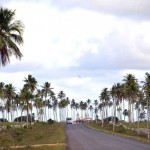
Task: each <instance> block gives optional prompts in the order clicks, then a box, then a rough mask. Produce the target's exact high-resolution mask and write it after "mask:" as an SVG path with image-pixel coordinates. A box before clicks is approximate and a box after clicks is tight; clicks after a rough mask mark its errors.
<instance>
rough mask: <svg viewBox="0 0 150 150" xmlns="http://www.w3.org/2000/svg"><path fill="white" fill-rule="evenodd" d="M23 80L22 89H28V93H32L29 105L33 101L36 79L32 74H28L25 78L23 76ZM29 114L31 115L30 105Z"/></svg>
mask: <svg viewBox="0 0 150 150" xmlns="http://www.w3.org/2000/svg"><path fill="white" fill-rule="evenodd" d="M23 81H24V82H25V84H24V87H23V88H24V90H26V91H29V93H31V95H32V99H30V101H31V103H30V104H31V106H32V103H33V98H34V96H33V95H34V91H35V90H36V89H37V80H36V79H35V78H34V77H33V76H32V75H30V74H29V75H28V77H27V78H24V80H23ZM31 115H32V107H31ZM31 122H32V117H31Z"/></svg>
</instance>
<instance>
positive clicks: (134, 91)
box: [123, 74, 139, 123]
mask: <svg viewBox="0 0 150 150" xmlns="http://www.w3.org/2000/svg"><path fill="white" fill-rule="evenodd" d="M123 81H124V82H125V83H124V88H125V94H126V98H127V99H128V117H129V122H130V123H131V121H132V122H133V119H134V116H133V115H134V113H133V109H132V108H133V107H131V105H133V104H134V102H135V100H136V99H137V95H138V91H139V84H138V80H137V79H136V78H135V76H134V75H132V74H127V75H126V76H124V79H123ZM131 112H132V113H131ZM131 117H132V118H131ZM131 119H132V120H131Z"/></svg>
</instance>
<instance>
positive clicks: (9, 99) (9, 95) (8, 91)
mask: <svg viewBox="0 0 150 150" xmlns="http://www.w3.org/2000/svg"><path fill="white" fill-rule="evenodd" d="M4 95H5V98H6V103H5V106H6V109H7V112H8V120H9V113H11V121H12V117H13V116H12V103H13V100H14V98H15V96H16V93H15V87H14V86H13V85H12V84H6V85H5V89H4Z"/></svg>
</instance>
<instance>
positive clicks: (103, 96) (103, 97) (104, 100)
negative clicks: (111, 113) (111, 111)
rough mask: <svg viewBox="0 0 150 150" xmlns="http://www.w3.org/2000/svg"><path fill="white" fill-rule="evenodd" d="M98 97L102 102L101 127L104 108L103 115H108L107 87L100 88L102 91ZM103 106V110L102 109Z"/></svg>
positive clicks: (108, 94) (108, 98) (108, 96)
mask: <svg viewBox="0 0 150 150" xmlns="http://www.w3.org/2000/svg"><path fill="white" fill-rule="evenodd" d="M99 98H100V101H102V103H103V111H102V113H103V115H102V127H103V119H104V111H105V110H106V115H105V117H108V112H107V106H108V103H109V100H110V93H109V91H108V88H104V89H103V90H102V92H101V93H100V96H99ZM104 108H105V110H104Z"/></svg>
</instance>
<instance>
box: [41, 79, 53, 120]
mask: <svg viewBox="0 0 150 150" xmlns="http://www.w3.org/2000/svg"><path fill="white" fill-rule="evenodd" d="M52 89H53V88H51V84H50V83H49V82H45V83H44V84H43V86H42V93H43V96H44V97H45V100H44V104H45V112H44V114H45V121H46V120H47V117H46V104H47V106H48V101H47V97H49V96H50V94H51V92H52ZM49 99H50V97H49Z"/></svg>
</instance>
